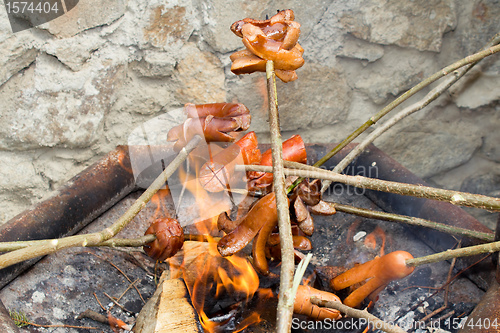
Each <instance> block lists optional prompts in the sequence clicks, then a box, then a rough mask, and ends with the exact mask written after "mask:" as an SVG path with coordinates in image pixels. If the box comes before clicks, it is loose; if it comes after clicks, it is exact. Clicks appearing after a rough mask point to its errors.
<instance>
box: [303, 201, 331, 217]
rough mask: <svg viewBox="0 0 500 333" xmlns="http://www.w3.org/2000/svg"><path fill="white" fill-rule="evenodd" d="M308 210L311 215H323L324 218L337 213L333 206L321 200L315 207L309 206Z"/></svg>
mask: <svg viewBox="0 0 500 333" xmlns="http://www.w3.org/2000/svg"><path fill="white" fill-rule="evenodd" d="M309 209H310V211H311V213H313V214H316V215H324V216H327V215H333V214H335V213H336V212H337V210H336V209H335V207H333V205H331V204H330V203H328V202H326V201H323V200H321V201H320V202H318V204H317V205H315V206H310V207H309Z"/></svg>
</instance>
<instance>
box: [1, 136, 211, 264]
mask: <svg viewBox="0 0 500 333" xmlns="http://www.w3.org/2000/svg"><path fill="white" fill-rule="evenodd" d="M200 140H201V138H200V137H199V136H195V137H194V138H193V139H191V141H189V142H188V144H187V145H186V146H185V147H184V148H182V149H181V151H180V152H179V154H178V155H177V156H176V157H175V159H174V160H173V161H172V162H171V163H170V164H169V165H168V166H167V167H166V168H165V170H163V172H162V173H161V174H160V175H159V176H158V177H157V178H156V179H155V181H154V182H153V183H152V184H151V185H150V186H149V187H148V189H147V190H146V191H144V193H143V194H142V195H141V196H140V197H139V198H138V199H137V200H136V201H135V202H134V203H133V204H132V206H130V207H129V209H127V211H126V212H125V214H123V215H122V216H121V217H120V218H119V219H118V220H117V221H116V222H115V223H113V224H112V225H111V226H109V227H107V228H105V229H104V230H101V231H100V232H96V233H92V234H84V235H76V236H70V237H64V238H59V239H52V240H46V241H39V243H37V245H35V246H30V247H25V248H22V249H19V250H15V251H12V252H9V253H6V254H3V255H1V256H0V269H2V268H5V267H8V266H10V265H13V264H16V263H18V262H22V261H25V260H28V259H32V258H36V257H39V256H43V255H47V254H50V253H54V252H57V251H59V250H61V249H65V248H70V247H75V246H96V245H98V244H100V243H102V242H104V241H107V240H109V239H111V238H112V237H114V236H115V235H116V234H117V233H118V232H120V231H121V230H122V229H123V228H124V227H125V226H126V225H127V224H128V223H129V222H130V221H132V219H133V218H134V217H135V216H136V215H137V214H138V213H139V212H140V211H141V209H142V208H144V207H145V206H146V204H147V203H148V202H149V200H151V197H153V195H155V193H156V192H158V190H160V189H161V188H162V187H163V186H164V185H165V182H166V181H167V179H168V177H170V176H171V175H172V174H173V173H174V172H175V171H176V170H177V168H178V167H179V166H180V165H181V164H182V163H183V162H184V160H185V159H186V158H187V156H188V155H189V153H190V152H191V151H192V150H193V149H194V148H196V147H197V146H198V143H199V142H200Z"/></svg>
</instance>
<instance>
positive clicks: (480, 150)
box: [0, 0, 500, 226]
mask: <svg viewBox="0 0 500 333" xmlns="http://www.w3.org/2000/svg"><path fill="white" fill-rule="evenodd" d="M2 2H3V1H2V0H0V4H1V7H2V8H3V3H2ZM284 8H291V9H294V11H295V14H296V20H297V21H298V22H300V23H301V24H302V33H301V38H300V42H301V44H302V45H303V47H304V48H305V55H304V57H305V59H306V63H305V65H304V67H303V68H301V69H299V70H298V75H299V79H298V80H297V81H295V82H292V83H288V84H282V83H279V85H278V89H279V102H280V108H281V124H282V129H283V131H284V136H285V137H286V136H290V135H292V134H295V133H300V134H301V135H302V136H303V137H304V139H305V140H306V141H308V142H334V141H338V140H341V139H342V138H344V137H345V136H346V135H347V134H348V133H350V131H352V130H353V129H355V128H356V127H358V126H359V125H360V124H362V123H363V122H364V121H366V120H367V119H368V117H370V116H371V115H373V114H374V113H375V112H376V111H378V110H379V109H381V108H382V107H383V106H384V105H385V104H387V103H389V102H390V101H391V100H393V99H394V98H395V97H396V96H398V95H399V94H401V93H402V92H404V91H405V90H406V89H408V88H410V87H411V86H412V85H414V84H416V83H418V82H419V81H420V80H422V79H423V78H425V77H426V76H428V75H430V74H432V73H433V72H435V71H437V70H438V69H440V68H442V67H444V66H446V65H448V64H450V63H452V62H453V61H455V60H458V59H460V58H463V57H465V56H466V55H468V54H469V53H473V52H475V51H476V50H478V49H480V48H481V47H482V46H483V45H484V44H485V43H486V42H487V41H488V40H489V39H490V38H491V37H492V36H493V35H494V34H495V33H497V32H499V31H498V30H497V29H498V17H500V2H499V1H498V0H470V1H460V0H441V1H440V0H414V1H399V0H368V1H366V0H365V1H361V0H349V1H347V0H337V1H331V0H319V1H315V2H314V3H311V2H305V1H300V0H285V1H279V2H278V1H273V0H268V1H250V2H243V1H233V0H231V1H220V0H203V1H201V0H163V1H160V0H152V1H141V0H108V1H104V2H103V1H95V0H80V1H79V3H78V5H77V6H76V7H75V8H74V9H73V10H71V11H70V12H68V13H67V14H66V15H63V16H61V17H59V18H57V19H55V20H54V21H51V22H49V23H47V24H44V25H42V26H39V27H37V28H33V29H30V30H25V31H21V32H18V33H15V34H13V33H12V32H11V29H10V26H9V21H8V19H7V16H6V12H5V11H4V10H3V9H0V105H2V109H1V112H0V119H1V124H2V126H1V127H0V161H1V162H0V207H1V209H0V222H2V223H3V222H5V221H7V220H8V219H9V218H11V217H13V216H14V215H16V214H17V213H19V212H21V211H22V210H24V209H25V208H27V207H29V206H30V205H32V204H33V203H35V202H37V201H39V200H41V199H42V198H43V197H44V196H45V195H47V194H48V193H50V191H51V190H53V189H55V188H57V187H58V186H60V185H61V184H64V183H65V181H66V180H68V179H69V178H71V177H72V176H74V175H75V174H77V173H78V172H79V171H81V170H82V169H83V168H85V167H86V166H88V165H89V164H91V163H93V162H94V161H96V160H97V159H98V158H99V157H100V156H102V155H104V154H106V153H107V152H109V151H110V150H112V149H114V147H115V146H116V145H118V144H126V143H127V138H128V135H129V134H130V132H131V131H132V130H133V129H134V128H136V127H137V126H138V125H140V124H142V123H144V122H145V121H147V120H149V119H151V118H154V117H156V116H158V115H160V114H163V113H165V112H169V111H170V110H173V109H175V108H177V107H180V106H182V105H183V104H184V103H187V102H194V103H208V102H220V101H238V102H242V103H245V104H246V105H247V106H248V107H249V108H250V110H251V111H252V114H253V122H252V127H251V129H253V130H255V131H256V132H257V133H259V137H260V138H261V141H265V140H266V139H267V122H266V108H265V106H266V101H265V91H266V90H265V78H264V75H263V74H253V75H251V76H250V75H245V76H235V75H233V74H232V73H231V72H230V70H229V68H230V60H229V55H230V54H231V52H232V51H234V50H237V49H240V48H242V44H241V41H240V39H239V38H237V37H236V36H234V35H233V34H232V33H231V32H230V31H229V26H230V25H231V23H232V22H234V21H236V20H239V19H241V18H244V17H254V18H263V17H265V15H266V14H270V15H272V14H274V13H275V11H276V9H284ZM499 75H500V60H499V57H498V56H493V57H492V58H491V59H489V60H487V61H485V62H484V63H483V64H482V65H481V67H480V68H478V69H477V70H475V72H474V74H473V75H470V76H469V77H468V78H467V79H466V80H465V84H461V85H459V86H458V87H457V88H455V89H454V90H453V93H452V94H448V95H446V96H443V97H442V98H440V99H439V100H438V101H436V102H434V103H433V104H432V105H431V106H430V107H428V108H426V109H425V110H423V111H420V112H419V113H417V114H415V115H413V116H411V117H410V118H409V119H407V120H405V121H403V122H402V123H401V124H400V125H398V126H397V127H396V128H394V129H392V130H390V131H389V132H388V133H386V134H385V135H384V136H383V137H381V138H380V139H379V140H378V141H377V142H376V143H377V145H378V146H379V147H381V148H383V149H384V150H385V151H386V152H388V153H389V154H391V155H392V156H393V157H395V158H396V159H397V160H399V161H400V162H401V163H403V164H404V165H406V166H407V167H409V168H410V169H411V170H412V171H414V172H415V173H416V174H418V175H420V176H422V177H424V178H425V179H427V180H429V181H430V182H432V183H434V184H435V185H436V186H442V187H447V188H452V189H462V190H467V191H471V192H480V193H484V194H489V195H496V196H499V195H500V167H499V165H500V148H499V147H498V143H499V142H500V130H498V128H500V103H499V98H500V88H499V87H500V80H499ZM427 91H428V90H426V91H424V92H422V93H421V94H419V95H418V96H416V97H415V98H413V99H412V100H413V101H415V100H416V99H418V98H421V97H422V96H423V94H424V93H425V92H427ZM410 103H411V101H410ZM480 215H481V216H482V215H485V216H482V217H481V218H482V219H483V221H489V222H490V226H491V225H492V224H491V223H492V221H493V216H487V215H488V214H487V213H481V214H480Z"/></svg>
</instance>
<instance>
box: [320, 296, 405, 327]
mask: <svg viewBox="0 0 500 333" xmlns="http://www.w3.org/2000/svg"><path fill="white" fill-rule="evenodd" d="M311 303H313V304H316V305H319V306H325V307H327V308H331V309H336V310H339V311H340V312H342V313H345V314H346V315H348V316H349V317H353V318H363V319H366V320H367V324H369V325H371V326H372V327H373V328H376V329H378V330H381V331H384V332H388V333H406V331H405V330H403V329H402V328H400V327H399V326H394V325H391V324H389V323H386V322H384V321H383V320H381V319H379V318H377V317H375V316H374V315H372V314H371V313H369V312H368V311H366V310H357V309H354V308H351V307H350V306H347V305H345V304H342V303H340V302H332V301H326V300H322V299H320V298H317V297H311Z"/></svg>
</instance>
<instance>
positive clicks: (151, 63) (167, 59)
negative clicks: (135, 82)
mask: <svg viewBox="0 0 500 333" xmlns="http://www.w3.org/2000/svg"><path fill="white" fill-rule="evenodd" d="M176 64H177V62H176V60H175V59H174V57H172V56H170V55H168V54H167V55H166V54H165V52H157V51H153V50H146V51H145V54H144V57H143V58H142V59H141V60H140V61H135V62H132V63H131V64H130V67H131V68H132V69H133V70H134V71H136V72H137V73H138V74H139V75H140V76H144V77H152V78H162V77H168V76H171V75H172V73H173V72H174V69H175V65H176Z"/></svg>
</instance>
